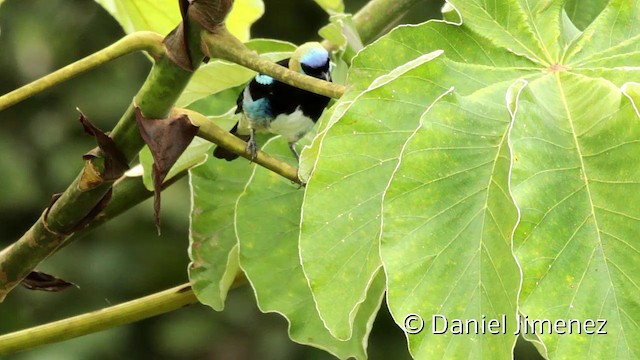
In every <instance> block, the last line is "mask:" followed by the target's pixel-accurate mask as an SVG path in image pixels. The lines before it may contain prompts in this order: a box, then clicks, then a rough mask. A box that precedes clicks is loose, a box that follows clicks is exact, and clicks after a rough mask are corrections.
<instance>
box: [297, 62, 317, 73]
mask: <svg viewBox="0 0 640 360" xmlns="http://www.w3.org/2000/svg"><path fill="white" fill-rule="evenodd" d="M300 65H301V67H302V72H304V73H305V74H307V75H311V74H313V72H314V68H312V67H311V66H309V65H307V64H300Z"/></svg>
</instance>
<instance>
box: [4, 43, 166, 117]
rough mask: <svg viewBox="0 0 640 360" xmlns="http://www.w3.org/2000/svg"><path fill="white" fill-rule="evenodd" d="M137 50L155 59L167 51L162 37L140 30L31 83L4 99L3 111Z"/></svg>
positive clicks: (6, 95) (8, 94)
mask: <svg viewBox="0 0 640 360" xmlns="http://www.w3.org/2000/svg"><path fill="white" fill-rule="evenodd" d="M136 51H146V52H148V53H149V54H150V55H151V56H152V57H153V58H159V57H160V56H162V55H163V54H164V52H165V49H164V45H163V44H162V36H161V35H159V34H156V33H154V32H150V31H140V32H135V33H133V34H129V35H127V36H125V37H123V38H122V39H120V40H118V41H117V42H115V43H113V44H112V45H110V46H108V47H106V48H104V49H102V50H100V51H98V52H96V53H94V54H91V55H89V56H87V57H85V58H84V59H82V60H78V61H76V62H74V63H73V64H69V65H67V66H65V67H63V68H62V69H60V70H57V71H55V72H53V73H51V74H49V75H47V76H45V77H42V78H40V79H38V80H36V81H34V82H32V83H30V84H27V85H25V86H23V87H21V88H19V89H16V90H14V91H12V92H10V93H7V94H5V95H2V96H0V111H2V110H4V109H6V108H8V107H10V106H12V105H15V104H17V103H19V102H21V101H23V100H26V99H28V98H30V97H32V96H33V95H36V94H39V93H41V92H43V91H44V90H46V89H49V88H51V87H53V86H55V85H58V84H60V83H63V82H65V81H67V80H69V79H71V78H73V77H74V76H77V75H79V74H81V73H83V72H85V71H88V70H91V69H93V68H96V67H98V66H100V65H103V64H105V63H107V62H109V61H111V60H114V59H117V58H119V57H121V56H124V55H127V54H130V53H133V52H136Z"/></svg>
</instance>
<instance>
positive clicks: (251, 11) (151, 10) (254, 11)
mask: <svg viewBox="0 0 640 360" xmlns="http://www.w3.org/2000/svg"><path fill="white" fill-rule="evenodd" d="M95 1H96V2H97V3H98V4H100V5H102V7H104V8H105V10H107V11H108V12H109V13H110V14H111V15H112V16H113V17H114V18H115V19H116V20H117V21H118V22H119V23H120V26H122V28H123V29H124V31H125V32H126V33H127V34H130V33H132V32H135V31H141V30H148V31H155V32H157V33H160V34H168V33H169V32H170V31H171V30H173V29H174V28H175V27H176V26H177V25H178V24H179V23H180V21H181V19H180V10H179V8H178V2H177V1H175V0H136V1H127V0H95ZM263 13H264V3H263V2H262V0H236V1H235V3H234V5H233V9H232V10H231V13H230V14H229V16H228V18H227V20H226V22H225V23H226V24H227V28H228V29H229V31H230V32H231V33H232V34H233V35H235V36H236V37H238V38H239V39H240V40H242V41H247V40H249V28H250V27H251V25H252V24H253V23H254V22H255V21H256V20H258V19H259V18H260V16H262V14H263Z"/></svg>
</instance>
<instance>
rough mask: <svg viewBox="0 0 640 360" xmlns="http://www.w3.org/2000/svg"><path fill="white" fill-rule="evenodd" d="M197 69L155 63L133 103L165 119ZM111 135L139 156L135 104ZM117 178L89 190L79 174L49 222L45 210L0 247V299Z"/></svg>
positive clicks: (76, 227)
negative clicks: (16, 235) (16, 238)
mask: <svg viewBox="0 0 640 360" xmlns="http://www.w3.org/2000/svg"><path fill="white" fill-rule="evenodd" d="M197 65H198V64H196V67H197ZM192 74H193V73H192V72H189V71H186V70H184V69H182V68H180V67H179V66H177V65H175V64H174V63H172V62H171V61H170V60H169V59H168V58H166V57H161V58H160V59H159V60H158V61H157V62H156V63H155V64H154V66H153V68H152V70H151V72H150V74H149V76H148V77H147V80H146V81H145V83H144V84H143V86H142V88H141V89H140V91H139V92H138V94H137V95H136V97H135V100H134V103H135V104H136V105H137V106H139V107H140V108H141V109H142V112H143V113H144V114H145V116H148V117H151V118H159V119H161V118H164V117H166V116H167V114H168V113H169V111H170V109H171V107H172V106H173V104H174V103H175V101H176V100H177V99H178V97H179V96H180V94H181V93H182V91H183V90H184V88H185V87H186V85H187V83H188V82H189V80H190V79H191V76H192ZM110 136H111V138H112V139H113V141H114V143H115V144H116V147H117V148H118V149H119V150H120V152H121V153H122V154H123V155H124V156H125V158H126V159H127V160H128V161H130V160H131V159H133V158H134V157H135V156H136V155H137V153H138V152H139V151H140V149H141V148H142V146H143V145H144V142H143V141H142V139H141V137H140V134H139V132H138V129H137V125H136V122H135V113H134V104H131V105H130V106H129V109H127V111H126V112H125V114H124V115H123V116H122V118H121V119H120V121H119V122H118V124H117V125H116V127H115V128H114V130H113V132H112V133H111V134H110ZM112 183H113V181H104V182H103V183H102V184H101V185H99V186H97V187H95V188H92V189H90V190H86V189H83V187H82V186H81V184H82V174H80V175H78V177H77V178H76V179H75V181H74V182H73V183H72V184H71V185H70V186H69V187H68V188H67V190H66V191H65V192H64V193H63V194H62V196H61V197H60V198H59V199H58V200H57V201H56V202H55V203H54V204H53V205H51V207H50V209H49V213H48V220H47V221H46V222H45V219H44V214H43V216H41V217H40V218H39V219H38V221H37V222H36V223H35V224H34V225H33V226H32V227H31V229H29V230H28V231H27V232H26V233H25V234H24V235H23V236H22V237H21V238H20V239H19V240H18V241H17V242H15V243H13V244H12V245H11V246H9V247H7V248H5V249H4V250H2V251H0V302H1V301H2V300H4V298H5V296H6V295H7V294H8V293H9V291H11V289H13V288H14V287H15V286H16V285H17V284H19V283H20V282H21V281H22V279H23V278H24V277H25V276H26V275H28V274H29V272H31V271H32V270H33V269H34V268H35V267H36V266H37V265H38V264H39V263H40V262H41V261H42V260H44V259H45V258H46V257H47V256H49V255H50V254H52V253H53V252H55V251H56V249H57V248H58V247H60V246H61V245H62V244H63V243H64V241H65V240H66V239H67V238H68V237H69V236H70V235H71V234H72V233H74V232H76V231H79V230H81V228H82V227H84V223H85V222H86V221H85V219H89V220H90V217H91V216H92V212H93V211H94V209H96V208H97V207H98V206H99V205H100V203H101V201H102V200H103V199H104V198H105V196H106V195H107V194H108V192H109V191H110V189H111V185H112ZM79 225H81V226H79Z"/></svg>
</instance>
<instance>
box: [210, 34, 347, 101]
mask: <svg viewBox="0 0 640 360" xmlns="http://www.w3.org/2000/svg"><path fill="white" fill-rule="evenodd" d="M202 44H203V48H204V52H205V54H206V55H207V56H209V57H211V58H219V59H223V60H227V61H231V62H234V63H236V64H240V65H242V66H244V67H246V68H249V69H251V70H254V71H257V72H259V73H261V74H266V75H269V76H271V77H273V78H275V79H277V80H280V81H282V82H283V83H286V84H289V85H291V86H295V87H297V88H300V89H304V90H308V91H311V92H314V93H316V94H320V95H324V96H328V97H330V98H334V99H339V98H340V97H342V95H344V93H345V91H346V87H344V86H343V85H340V84H334V83H330V82H327V81H324V80H320V79H316V78H314V77H311V76H306V75H303V74H299V73H297V72H295V71H291V70H289V69H287V68H285V67H283V66H279V65H276V64H275V63H273V62H271V61H268V60H265V59H262V58H261V57H260V56H258V54H256V53H255V52H254V51H251V50H249V49H248V48H247V47H246V46H244V44H243V43H242V42H240V40H238V39H237V38H236V37H235V36H233V35H231V34H230V33H229V31H227V29H226V28H220V30H219V31H216V32H215V33H207V32H203V33H202Z"/></svg>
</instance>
